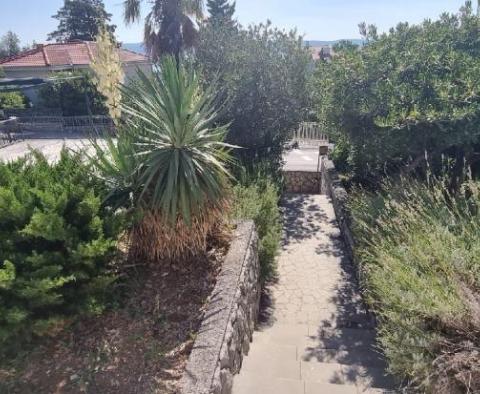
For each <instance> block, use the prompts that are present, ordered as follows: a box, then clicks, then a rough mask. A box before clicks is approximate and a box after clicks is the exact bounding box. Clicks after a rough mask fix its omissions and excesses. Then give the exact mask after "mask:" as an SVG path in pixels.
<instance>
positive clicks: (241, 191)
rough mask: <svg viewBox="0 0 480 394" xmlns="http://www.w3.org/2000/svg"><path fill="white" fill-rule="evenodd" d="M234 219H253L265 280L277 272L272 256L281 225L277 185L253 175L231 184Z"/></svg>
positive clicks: (275, 252)
mask: <svg viewBox="0 0 480 394" xmlns="http://www.w3.org/2000/svg"><path fill="white" fill-rule="evenodd" d="M233 196H234V198H233V209H232V212H233V217H234V219H252V220H253V221H254V222H255V225H256V227H257V231H258V237H259V259H260V266H261V275H262V278H263V280H264V281H267V280H269V279H272V278H273V277H274V276H275V273H276V265H275V257H276V256H277V254H278V249H279V246H280V239H281V235H282V226H281V222H280V211H279V207H278V202H279V191H278V187H277V186H276V185H275V184H274V183H273V182H271V181H270V180H268V179H266V178H263V179H262V178H259V179H255V180H253V181H251V182H248V183H247V184H239V185H236V186H235V187H234V188H233Z"/></svg>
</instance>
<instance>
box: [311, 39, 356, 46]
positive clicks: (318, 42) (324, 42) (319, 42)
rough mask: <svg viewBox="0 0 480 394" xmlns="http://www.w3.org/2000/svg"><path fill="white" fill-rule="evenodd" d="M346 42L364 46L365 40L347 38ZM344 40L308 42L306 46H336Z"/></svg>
mask: <svg viewBox="0 0 480 394" xmlns="http://www.w3.org/2000/svg"><path fill="white" fill-rule="evenodd" d="M345 40H346V41H351V42H353V43H354V44H356V45H363V40H361V39H360V38H345ZM339 41H342V40H333V41H319V40H306V41H305V44H307V45H310V46H312V47H319V46H322V45H334V44H336V43H337V42H339Z"/></svg>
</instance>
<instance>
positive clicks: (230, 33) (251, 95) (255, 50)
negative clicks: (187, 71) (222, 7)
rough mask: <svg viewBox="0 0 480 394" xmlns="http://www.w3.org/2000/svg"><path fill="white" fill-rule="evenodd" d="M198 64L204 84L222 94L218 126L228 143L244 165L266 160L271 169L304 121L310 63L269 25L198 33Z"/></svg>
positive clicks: (288, 36) (296, 41)
mask: <svg viewBox="0 0 480 394" xmlns="http://www.w3.org/2000/svg"><path fill="white" fill-rule="evenodd" d="M196 55H197V63H198V65H199V67H200V68H201V69H202V71H203V75H204V79H205V83H206V84H207V86H208V85H211V84H212V83H214V82H217V83H218V86H220V87H222V88H223V90H222V91H223V95H224V97H223V98H224V99H226V101H227V104H226V106H225V108H224V111H223V117H222V122H223V123H231V126H230V131H229V134H228V136H227V140H228V142H231V143H233V144H235V145H238V146H241V147H242V148H244V149H239V150H236V151H235V153H236V154H239V155H242V156H243V157H244V159H245V160H244V162H249V163H252V161H253V160H252V159H254V158H258V159H260V160H261V159H262V158H267V157H268V159H269V162H270V163H273V164H274V167H275V166H277V164H279V162H280V160H281V153H282V148H283V145H284V143H285V142H286V141H287V139H288V137H289V133H290V132H291V131H292V129H293V128H295V127H297V126H298V123H299V122H300V121H301V120H303V118H304V117H305V116H306V111H307V109H306V108H307V107H308V100H307V99H308V97H307V94H306V92H307V82H308V78H309V74H310V70H311V64H312V58H311V55H310V54H309V52H308V49H307V48H305V46H304V45H303V38H302V37H301V36H299V35H298V34H297V33H296V32H295V31H292V32H285V31H282V30H278V29H275V28H273V27H272V26H271V24H270V23H267V24H261V25H257V26H250V27H249V28H243V27H242V26H228V25H223V24H219V25H217V24H206V25H205V26H203V27H202V28H201V30H200V42H199V46H198V48H197V51H196Z"/></svg>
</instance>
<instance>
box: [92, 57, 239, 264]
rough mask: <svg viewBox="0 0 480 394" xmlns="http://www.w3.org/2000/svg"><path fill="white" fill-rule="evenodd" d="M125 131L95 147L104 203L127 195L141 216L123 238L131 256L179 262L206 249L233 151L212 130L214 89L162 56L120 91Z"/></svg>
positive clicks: (219, 131)
mask: <svg viewBox="0 0 480 394" xmlns="http://www.w3.org/2000/svg"><path fill="white" fill-rule="evenodd" d="M122 90H123V92H122V94H123V98H124V99H123V104H122V112H123V116H124V125H123V126H122V127H121V129H120V132H119V133H118V136H117V139H116V141H114V140H113V139H112V138H109V139H107V143H102V142H97V143H95V144H94V146H95V148H96V151H97V155H96V156H97V160H96V162H97V166H98V167H99V168H100V170H101V173H103V174H104V176H105V177H106V178H110V185H111V186H112V190H111V193H110V196H111V197H114V196H123V197H122V200H121V201H122V202H124V201H125V196H126V195H129V196H130V200H131V203H132V207H133V208H134V209H135V210H136V211H137V212H139V213H140V217H141V219H139V220H138V221H137V222H136V223H135V225H134V226H133V228H132V230H131V233H130V240H131V248H130V250H131V254H132V255H133V256H134V257H135V258H140V259H148V260H158V259H165V258H168V259H172V258H180V257H184V256H186V255H192V254H195V253H198V252H199V251H201V250H203V249H205V247H206V239H207V235H208V234H209V232H211V231H212V229H213V228H215V227H217V226H218V225H219V224H220V223H221V222H222V211H223V210H224V208H225V206H226V205H227V201H228V198H227V190H228V178H229V176H230V175H229V173H228V171H227V169H226V165H225V164H226V163H227V162H228V161H229V160H230V154H229V151H230V149H231V148H232V146H229V145H228V144H226V143H224V142H223V141H224V137H225V135H226V133H227V131H228V126H217V125H216V119H217V117H218V112H217V108H218V106H217V99H216V94H215V92H214V88H213V87H212V88H210V89H206V90H204V89H202V87H201V84H200V80H199V78H198V76H197V74H196V73H195V72H194V70H193V69H190V68H188V67H187V66H185V65H178V64H177V62H176V61H175V59H174V58H172V57H165V58H164V59H163V60H162V62H161V65H160V68H159V69H158V70H155V71H154V72H153V74H152V75H151V76H148V75H145V74H144V73H142V72H141V71H139V72H138V81H137V82H136V83H135V84H132V85H130V86H126V87H124V88H123V89H122Z"/></svg>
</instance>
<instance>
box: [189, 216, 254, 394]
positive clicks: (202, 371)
mask: <svg viewBox="0 0 480 394" xmlns="http://www.w3.org/2000/svg"><path fill="white" fill-rule="evenodd" d="M260 292H261V284H260V263H259V260H258V237H257V233H256V231H255V225H254V224H253V222H252V221H243V222H239V223H238V225H237V229H236V230H235V233H234V237H233V241H232V244H231V246H230V250H229V252H228V254H227V256H226V258H225V261H224V263H223V267H222V271H221V273H220V274H219V277H218V279H217V284H216V286H215V288H214V290H213V292H212V295H211V299H210V302H209V305H208V307H207V310H206V312H205V316H204V319H203V322H202V324H201V326H200V330H199V332H198V335H197V338H196V340H195V343H194V345H193V349H192V352H191V354H190V357H189V359H188V362H187V367H186V370H185V372H184V374H183V376H182V379H181V382H180V387H181V389H180V393H182V394H229V393H231V391H232V385H233V376H234V375H235V374H237V373H239V372H240V367H241V365H242V360H243V355H244V354H247V353H248V351H249V348H250V342H251V340H252V335H253V331H254V328H255V323H256V321H257V317H258V312H259V303H260Z"/></svg>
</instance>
